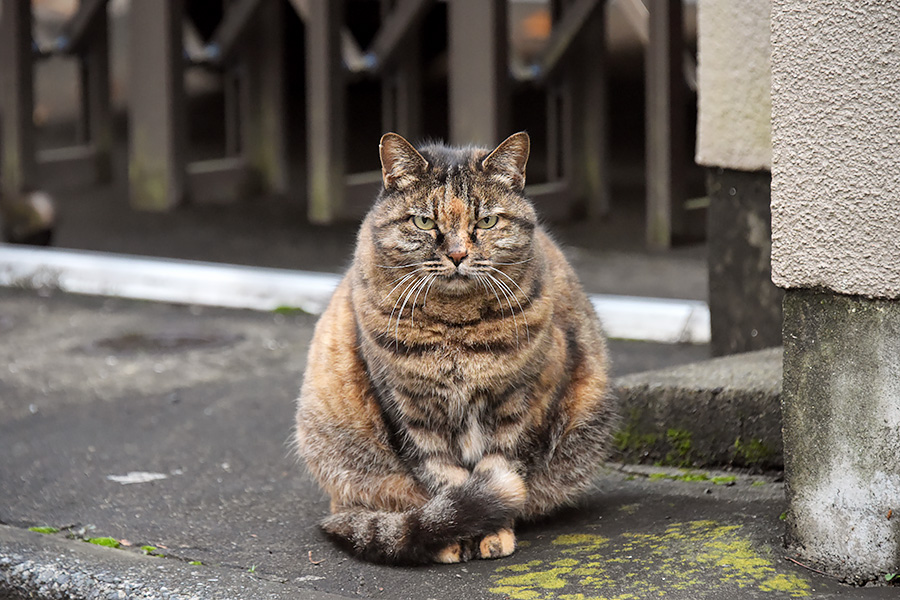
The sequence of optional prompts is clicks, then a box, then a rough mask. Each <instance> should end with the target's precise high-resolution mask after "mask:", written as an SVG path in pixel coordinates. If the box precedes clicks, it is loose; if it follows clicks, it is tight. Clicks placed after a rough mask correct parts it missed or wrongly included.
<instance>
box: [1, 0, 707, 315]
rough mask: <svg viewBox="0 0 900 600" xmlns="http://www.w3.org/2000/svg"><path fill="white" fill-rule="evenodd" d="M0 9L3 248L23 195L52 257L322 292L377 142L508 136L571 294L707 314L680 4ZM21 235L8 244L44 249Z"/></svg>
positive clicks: (371, 192)
mask: <svg viewBox="0 0 900 600" xmlns="http://www.w3.org/2000/svg"><path fill="white" fill-rule="evenodd" d="M0 7H2V11H3V13H2V16H0V24H2V26H3V27H4V32H5V35H4V36H3V38H4V41H3V42H2V44H3V52H0V56H2V57H3V58H2V60H3V64H2V65H0V71H2V72H3V73H5V74H6V79H4V82H5V83H4V84H3V85H2V86H0V88H2V89H3V98H5V100H6V101H5V103H3V106H4V111H3V115H4V116H3V125H4V134H3V139H2V142H3V146H4V151H3V157H4V160H3V162H2V163H0V180H2V182H3V197H2V198H3V200H2V205H3V206H4V207H5V210H4V213H3V214H4V223H5V230H6V231H7V238H10V236H11V234H10V232H11V231H12V229H13V228H12V227H11V226H10V224H11V223H14V222H15V221H16V220H17V219H19V220H21V217H17V216H16V215H17V214H18V213H21V212H23V211H26V212H27V211H28V210H31V211H32V212H35V211H37V212H38V213H42V214H44V213H47V210H44V209H42V208H41V207H40V206H38V207H37V208H34V207H32V208H31V209H29V208H28V207H26V208H24V209H23V208H21V207H22V206H23V205H25V204H28V202H31V203H32V204H34V203H35V202H34V200H33V198H29V197H28V194H32V195H33V192H34V190H41V191H46V192H48V193H49V197H50V198H51V199H52V204H53V212H54V214H53V216H52V217H47V216H46V215H45V216H43V217H40V218H37V217H32V218H31V220H30V221H29V224H28V227H31V228H32V229H35V228H37V229H40V225H39V224H37V225H36V224H35V223H39V222H40V221H41V219H42V218H43V219H45V220H47V221H48V222H49V221H52V238H51V239H52V244H53V245H54V246H58V247H62V248H72V249H83V250H99V251H108V252H117V253H128V254H139V255H149V256H161V257H171V258H185V259H196V260H204V261H217V262H228V263H236V264H245V265H254V266H268V267H282V268H291V269H308V270H318V271H335V272H336V271H340V270H341V269H343V268H345V266H346V264H347V262H348V259H349V255H350V251H351V249H352V243H353V239H354V235H355V229H356V227H357V225H358V222H359V219H360V218H361V217H362V215H363V214H365V211H366V209H367V208H368V206H369V205H370V204H371V202H372V200H373V199H374V196H375V194H377V190H378V186H379V184H380V173H379V162H378V148H377V146H378V140H379V138H380V136H381V134H382V133H384V132H385V131H389V130H390V131H396V132H398V133H400V134H402V135H404V136H405V137H407V138H408V139H410V140H411V141H414V142H416V141H423V140H435V139H439V140H445V141H448V142H450V143H455V144H469V143H475V144H479V145H483V146H493V145H495V144H497V143H498V142H499V141H502V139H503V138H505V137H506V136H507V135H509V134H511V133H513V132H515V131H519V130H526V131H528V132H529V134H530V135H531V138H532V155H531V158H530V161H529V165H528V176H529V180H528V190H527V191H528V194H529V196H530V197H531V198H532V199H533V200H534V202H535V204H536V205H537V207H538V211H539V212H540V213H541V214H542V215H543V217H544V219H545V220H546V221H547V222H548V224H549V227H550V228H551V230H553V231H554V232H555V233H556V234H557V236H558V237H559V238H561V241H562V242H563V243H564V244H565V245H566V248H567V251H568V253H569V256H570V258H571V259H572V261H573V263H574V264H575V265H576V268H577V269H578V270H579V273H580V275H581V276H582V279H583V280H584V281H585V286H586V287H587V288H588V291H591V292H598V293H612V294H625V295H638V296H657V297H671V298H687V299H698V300H704V299H706V296H707V273H706V271H707V269H706V263H705V245H704V240H705V234H706V231H705V230H706V208H707V204H708V202H707V200H706V198H705V196H706V192H705V189H704V171H703V170H702V169H701V167H699V166H698V165H696V164H695V162H694V160H693V153H694V147H695V133H694V132H695V129H696V114H697V99H696V39H697V27H696V23H697V10H696V3H695V2H694V1H692V0H686V1H684V2H680V1H679V2H669V1H664V2H655V3H652V4H651V3H645V2H642V1H641V0H609V1H607V2H601V1H597V0H510V1H497V0H450V1H431V0H382V1H377V0H345V1H343V2H333V1H327V0H291V1H287V0H166V1H165V2H160V1H159V0H80V1H79V0H33V1H32V2H30V3H29V2H27V1H26V0H2V1H0ZM650 8H652V10H650ZM648 99H650V100H651V101H650V102H648ZM648 140H650V142H648ZM648 149H649V150H650V151H649V152H648ZM38 204H40V202H38ZM26 220H27V219H26ZM28 227H25V228H24V229H23V230H21V231H18V233H15V234H13V235H12V237H15V236H16V235H18V236H19V237H20V238H23V239H19V240H17V239H11V240H8V241H29V240H30V241H37V242H46V241H48V238H47V236H42V235H37V236H35V237H32V238H28V236H29V235H31V234H32V233H33V231H31V230H29V229H28Z"/></svg>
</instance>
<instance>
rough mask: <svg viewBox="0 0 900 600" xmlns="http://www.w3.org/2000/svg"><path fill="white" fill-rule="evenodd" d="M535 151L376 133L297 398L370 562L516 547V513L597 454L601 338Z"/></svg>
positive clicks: (581, 485) (572, 492)
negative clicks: (349, 245)
mask: <svg viewBox="0 0 900 600" xmlns="http://www.w3.org/2000/svg"><path fill="white" fill-rule="evenodd" d="M528 151H529V140H528V136H527V135H526V134H524V133H519V134H515V135H513V136H511V137H510V138H509V139H507V140H506V141H505V142H503V143H502V144H501V145H500V146H498V147H497V149H496V150H494V151H493V152H492V153H488V151H486V150H482V149H473V148H463V149H456V148H448V147H445V146H437V145H435V146H427V147H424V148H422V149H421V151H417V150H415V149H414V148H413V147H412V146H411V145H410V144H409V143H408V142H406V140H404V139H403V138H401V137H400V136H398V135H396V134H386V135H385V136H384V137H383V138H382V144H381V158H382V166H383V175H384V190H383V191H382V193H381V195H380V196H379V199H378V201H377V203H376V204H375V206H374V207H373V209H372V210H371V212H370V213H369V215H368V216H367V217H366V219H365V221H364V222H363V224H362V227H361V229H360V232H359V238H358V242H357V248H356V253H355V256H354V260H353V264H352V265H351V267H350V269H349V271H348V273H347V275H346V276H345V277H344V279H343V281H342V282H341V284H340V286H339V287H338V289H337V291H336V292H335V294H334V297H333V298H332V300H331V303H330V305H329V306H328V308H327V310H326V311H325V313H324V314H323V315H322V317H321V319H320V321H319V323H318V325H317V327H316V331H315V335H314V338H313V342H312V346H311V348H310V353H309V362H308V365H307V370H306V376H305V380H304V384H303V388H302V390H301V395H300V400H299V404H298V410H297V447H298V450H299V453H300V455H301V456H302V457H303V458H304V459H305V460H306V463H307V465H308V467H309V470H310V472H311V473H312V474H313V476H314V477H315V478H316V480H317V481H318V482H319V483H320V484H321V486H322V487H323V488H324V490H325V491H326V492H327V493H328V494H329V495H330V496H331V500H332V503H331V512H332V515H331V516H330V517H328V518H327V519H326V520H325V521H324V522H323V528H324V529H325V531H326V532H328V533H329V534H331V535H333V536H334V537H335V538H336V539H338V540H339V541H341V542H343V543H344V544H345V545H347V546H349V547H350V548H351V549H352V550H353V551H354V552H356V553H357V554H358V555H360V556H362V557H364V558H368V559H371V560H377V561H384V562H394V563H411V562H456V561H460V560H467V559H468V558H471V557H473V556H477V557H481V558H493V557H499V556H507V555H509V554H511V553H512V552H513V551H514V549H515V536H514V534H513V532H512V526H513V524H514V522H515V521H516V519H520V518H529V517H535V516H538V515H542V514H546V513H547V512H549V511H551V510H553V509H554V508H557V507H559V506H560V505H563V504H566V503H570V502H571V501H572V500H573V499H575V498H576V497H577V496H578V494H579V493H580V492H582V491H583V490H584V489H585V488H586V487H587V486H588V484H589V483H590V481H591V478H592V476H593V475H594V474H595V472H596V470H597V468H598V467H599V465H600V461H601V460H602V459H603V457H604V455H605V452H606V448H607V446H608V443H609V438H610V433H611V431H610V429H611V424H612V421H613V418H614V410H613V406H612V403H611V401H610V398H609V393H608V382H607V358H606V349H605V343H604V340H603V336H602V333H601V329H600V324H599V322H598V320H597V317H596V315H595V314H594V312H593V309H592V307H591V306H590V303H589V301H588V299H587V297H586V296H585V294H584V293H583V291H582V290H581V287H580V285H579V284H578V281H577V279H576V277H575V274H574V273H573V271H572V269H571V267H570V266H569V265H568V263H567V262H566V260H565V258H564V256H563V254H562V252H561V251H560V250H559V248H558V247H557V246H556V245H555V244H554V242H553V241H552V240H551V239H550V237H549V236H548V235H547V234H546V232H545V231H544V230H543V228H542V227H541V226H540V225H539V224H538V223H537V218H536V215H535V212H534V209H533V207H532V205H531V204H530V203H529V202H528V200H527V199H526V198H525V197H524V195H523V188H524V182H525V163H526V160H527V158H528ZM495 216H496V217H497V219H496V222H493V221H492V220H491V219H492V218H493V217H495ZM416 217H418V219H416ZM485 219H486V220H485ZM479 222H480V223H481V226H479V225H478V224H479ZM417 223H419V225H417ZM431 225H433V227H432V226H431ZM488 225H490V227H486V226H488ZM482 226H485V227H482ZM460 256H462V258H461V259H459V257H460ZM454 257H455V259H456V260H454ZM457 262H458V265H457V264H456V263H457Z"/></svg>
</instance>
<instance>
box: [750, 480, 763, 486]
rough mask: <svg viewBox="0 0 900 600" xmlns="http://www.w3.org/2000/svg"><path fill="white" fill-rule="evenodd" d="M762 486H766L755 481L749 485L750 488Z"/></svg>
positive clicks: (761, 482)
mask: <svg viewBox="0 0 900 600" xmlns="http://www.w3.org/2000/svg"><path fill="white" fill-rule="evenodd" d="M764 485H766V482H765V481H760V480H757V481H754V482H753V483H751V484H750V487H762V486H764Z"/></svg>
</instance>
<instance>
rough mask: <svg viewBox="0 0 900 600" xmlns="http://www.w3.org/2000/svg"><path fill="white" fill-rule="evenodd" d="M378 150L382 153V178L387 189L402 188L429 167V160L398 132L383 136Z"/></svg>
mask: <svg viewBox="0 0 900 600" xmlns="http://www.w3.org/2000/svg"><path fill="white" fill-rule="evenodd" d="M378 150H379V152H380V153H381V178H382V179H383V180H384V189H386V190H390V189H395V190H402V189H403V188H405V187H407V186H408V185H410V184H411V183H413V182H414V181H415V180H416V179H418V177H419V176H420V175H421V174H422V173H424V172H425V169H427V168H428V161H427V160H425V159H424V158H423V157H422V155H421V154H419V152H418V151H417V150H416V149H415V148H413V146H412V144H410V143H409V142H407V141H406V140H405V139H403V136H400V135H397V134H396V133H386V134H384V135H383V136H381V143H380V144H379V145H378Z"/></svg>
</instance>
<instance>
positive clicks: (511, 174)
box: [481, 131, 531, 192]
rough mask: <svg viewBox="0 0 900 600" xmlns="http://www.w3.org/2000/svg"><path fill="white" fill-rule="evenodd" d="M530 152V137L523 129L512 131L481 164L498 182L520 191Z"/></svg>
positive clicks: (523, 184) (523, 186)
mask: <svg viewBox="0 0 900 600" xmlns="http://www.w3.org/2000/svg"><path fill="white" fill-rule="evenodd" d="M530 152H531V138H529V137H528V134H527V133H525V132H524V131H520V132H519V133H514V134H512V135H511V136H509V137H508V138H506V140H504V141H503V143H502V144H500V145H499V146H497V148H496V149H495V150H494V151H493V152H491V153H490V154H489V155H488V157H487V158H485V159H484V160H483V161H482V163H481V166H482V167H483V168H484V170H485V171H488V172H490V173H491V174H492V175H493V176H494V178H495V179H497V180H498V181H499V182H500V183H503V184H505V185H508V186H510V187H511V188H513V189H514V190H516V191H519V192H521V191H522V190H523V189H525V164H526V163H527V162H528V154H529V153H530Z"/></svg>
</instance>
